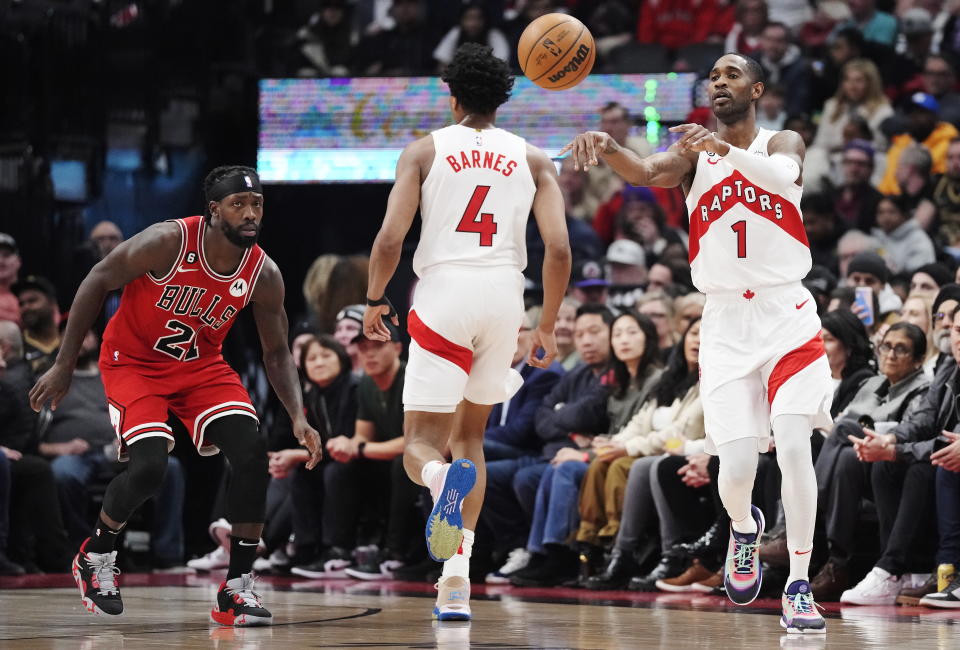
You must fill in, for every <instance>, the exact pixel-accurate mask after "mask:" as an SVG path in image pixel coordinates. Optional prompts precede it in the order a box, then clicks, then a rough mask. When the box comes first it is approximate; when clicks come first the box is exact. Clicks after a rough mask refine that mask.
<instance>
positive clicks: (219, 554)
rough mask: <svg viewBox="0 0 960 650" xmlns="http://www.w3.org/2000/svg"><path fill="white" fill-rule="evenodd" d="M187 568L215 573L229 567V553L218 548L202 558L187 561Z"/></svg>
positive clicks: (220, 547)
mask: <svg viewBox="0 0 960 650" xmlns="http://www.w3.org/2000/svg"><path fill="white" fill-rule="evenodd" d="M187 566H188V567H190V568H191V569H196V570H197V571H215V570H217V569H226V568H227V567H229V566H230V552H229V551H227V550H226V549H224V548H223V547H222V546H218V547H217V548H215V549H213V550H212V551H210V552H209V553H207V554H206V555H204V556H203V557H198V558H196V559H193V560H188V561H187Z"/></svg>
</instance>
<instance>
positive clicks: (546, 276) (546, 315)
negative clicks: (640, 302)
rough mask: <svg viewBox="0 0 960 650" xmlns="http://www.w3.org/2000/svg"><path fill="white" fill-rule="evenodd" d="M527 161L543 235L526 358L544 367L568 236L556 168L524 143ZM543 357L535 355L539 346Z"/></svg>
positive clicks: (550, 352)
mask: <svg viewBox="0 0 960 650" xmlns="http://www.w3.org/2000/svg"><path fill="white" fill-rule="evenodd" d="M527 163H528V165H529V166H530V172H531V173H532V174H533V180H534V182H535V183H536V186H537V193H536V194H535V195H534V197H533V216H534V218H535V219H536V220H537V227H538V228H539V229H540V236H541V237H542V238H543V245H544V256H543V314H542V315H541V317H540V325H539V326H538V327H537V329H536V330H535V331H534V333H533V348H532V349H531V351H530V355H529V357H528V358H527V363H529V364H530V365H532V366H537V367H540V368H546V367H547V366H549V365H550V364H551V363H552V362H553V359H554V357H556V356H557V341H556V338H554V333H553V330H554V328H555V327H556V324H557V312H558V311H559V310H560V303H561V302H562V301H563V296H564V294H566V292H567V284H568V283H569V282H570V257H571V255H570V236H569V235H568V234H567V217H566V210H565V208H564V205H563V194H562V193H561V192H560V184H559V183H558V181H557V168H556V167H554V165H553V161H551V160H550V159H549V158H547V155H546V154H545V153H543V152H542V151H541V150H540V149H537V148H536V147H534V146H532V145H527ZM541 348H542V349H543V352H544V354H543V357H542V358H538V357H537V355H538V354H539V351H540V349H541Z"/></svg>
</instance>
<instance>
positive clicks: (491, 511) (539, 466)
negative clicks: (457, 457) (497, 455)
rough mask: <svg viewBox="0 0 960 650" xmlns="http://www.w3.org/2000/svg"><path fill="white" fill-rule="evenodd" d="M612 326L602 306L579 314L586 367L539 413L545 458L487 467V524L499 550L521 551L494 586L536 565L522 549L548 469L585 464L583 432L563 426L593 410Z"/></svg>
mask: <svg viewBox="0 0 960 650" xmlns="http://www.w3.org/2000/svg"><path fill="white" fill-rule="evenodd" d="M612 322H613V314H612V313H611V312H610V310H609V309H607V308H606V307H604V306H602V305H594V304H586V305H581V306H580V308H579V309H577V319H576V321H575V323H574V345H575V346H576V349H577V352H578V353H579V355H580V359H581V363H580V365H578V366H577V367H575V368H574V369H573V370H571V371H570V372H568V373H567V374H566V375H564V376H563V377H562V378H561V379H560V381H559V382H558V383H557V385H556V386H555V387H554V389H553V390H552V391H550V393H548V394H547V396H546V397H545V398H544V399H543V402H542V403H541V404H540V408H539V409H537V413H536V432H537V436H538V437H539V438H540V441H541V444H542V452H541V454H540V455H539V456H523V457H520V458H512V459H507V460H499V461H493V462H491V463H487V491H486V496H485V497H484V501H485V503H486V507H485V508H484V510H483V513H482V514H481V516H480V518H481V521H484V522H485V524H486V525H487V526H489V528H490V530H491V531H492V534H493V536H494V538H495V539H496V546H497V547H498V548H504V549H507V548H513V549H520V550H519V551H515V552H514V554H512V556H511V557H512V559H513V561H512V562H511V563H509V564H510V566H509V569H510V571H500V572H497V573H496V574H492V575H491V576H490V577H489V578H488V579H489V580H490V581H492V582H506V580H505V577H506V574H507V573H512V572H514V571H516V570H519V569H522V568H524V567H525V566H526V564H527V562H528V561H529V559H530V556H529V555H528V554H527V553H526V551H524V550H522V549H523V547H524V545H525V544H526V541H527V537H528V535H529V529H530V521H531V519H532V517H533V508H534V501H535V498H536V494H537V486H538V485H539V483H540V477H541V476H542V475H543V473H544V472H545V471H546V469H547V467H548V466H549V465H550V463H551V462H553V463H556V462H563V460H565V459H566V458H567V457H568V456H572V455H576V457H577V458H578V459H579V458H580V456H582V455H583V452H581V451H579V450H578V449H577V445H576V444H575V442H574V439H573V437H574V436H575V435H576V434H578V433H580V432H578V431H569V430H565V429H564V428H563V427H561V426H559V424H558V421H559V420H560V419H561V418H563V417H565V416H569V415H576V413H575V412H580V411H587V410H589V406H590V404H591V403H592V399H591V396H592V395H593V392H594V391H595V390H597V389H599V388H600V378H601V377H602V376H603V374H604V373H605V372H606V370H607V365H608V362H609V359H610V323H612ZM576 419H577V420H580V419H581V418H579V417H578V418H576ZM601 428H602V423H598V427H597V430H600V429H601ZM514 558H515V559H514ZM504 568H508V567H506V566H505V567H504Z"/></svg>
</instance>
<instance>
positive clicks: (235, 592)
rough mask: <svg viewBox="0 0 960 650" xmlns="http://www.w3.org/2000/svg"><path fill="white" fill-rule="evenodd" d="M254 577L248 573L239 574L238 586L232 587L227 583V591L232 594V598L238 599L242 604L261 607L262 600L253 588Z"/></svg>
mask: <svg viewBox="0 0 960 650" xmlns="http://www.w3.org/2000/svg"><path fill="white" fill-rule="evenodd" d="M254 581H255V578H254V577H253V576H252V575H250V574H245V575H243V576H241V582H240V586H239V587H237V588H235V589H234V588H232V587H231V586H230V585H229V584H228V585H227V593H228V594H230V595H231V596H233V598H234V600H236V599H238V598H239V599H240V602H242V603H243V604H244V605H248V606H250V607H263V602H262V601H261V600H260V594H258V593H257V592H255V591H254V590H253V583H254Z"/></svg>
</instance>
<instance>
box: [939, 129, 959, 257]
mask: <svg viewBox="0 0 960 650" xmlns="http://www.w3.org/2000/svg"><path fill="white" fill-rule="evenodd" d="M933 202H934V204H935V205H936V208H937V215H938V216H939V222H940V229H939V232H938V237H939V240H940V243H941V244H942V245H943V247H944V248H945V249H946V251H947V253H949V254H950V255H951V257H953V258H954V259H955V260H957V261H960V138H956V139H954V140H952V141H951V142H950V144H949V145H948V146H947V161H946V170H945V171H944V172H943V176H941V177H940V180H939V181H937V183H936V185H935V186H934V188H933Z"/></svg>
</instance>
